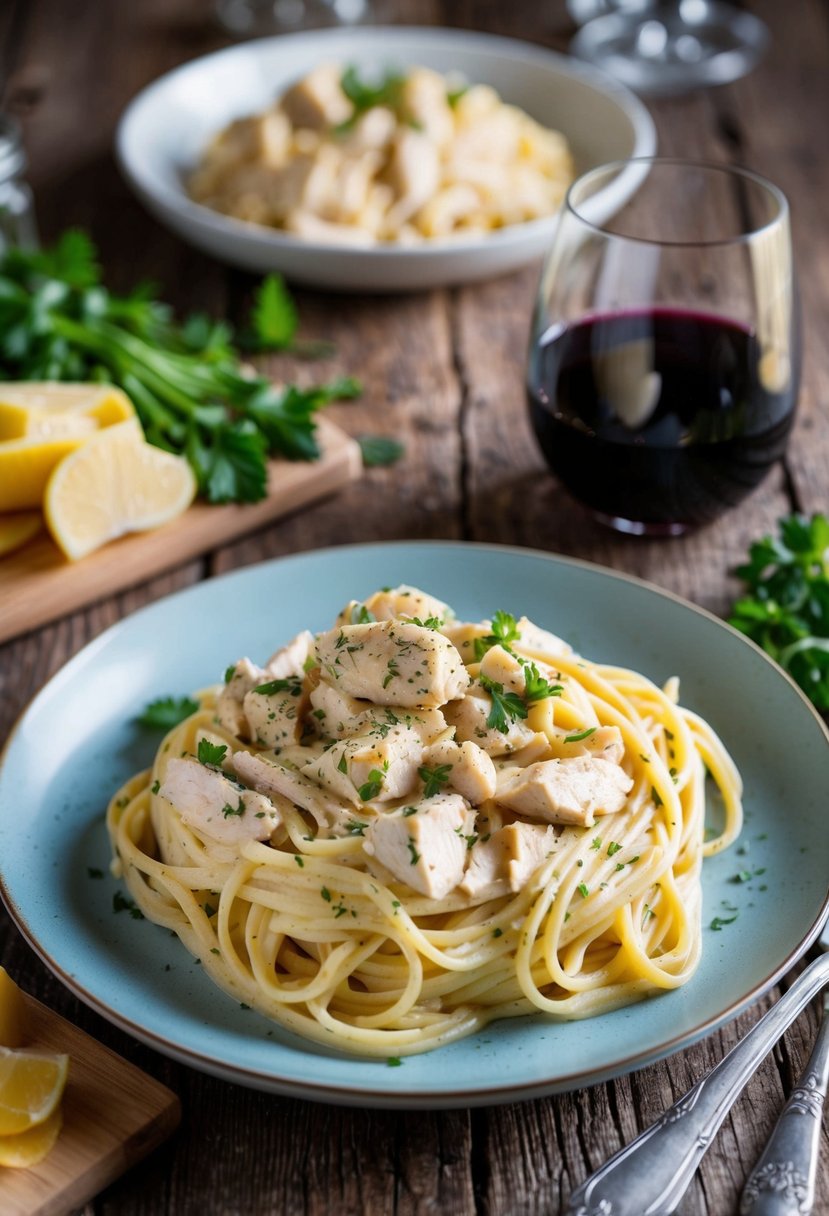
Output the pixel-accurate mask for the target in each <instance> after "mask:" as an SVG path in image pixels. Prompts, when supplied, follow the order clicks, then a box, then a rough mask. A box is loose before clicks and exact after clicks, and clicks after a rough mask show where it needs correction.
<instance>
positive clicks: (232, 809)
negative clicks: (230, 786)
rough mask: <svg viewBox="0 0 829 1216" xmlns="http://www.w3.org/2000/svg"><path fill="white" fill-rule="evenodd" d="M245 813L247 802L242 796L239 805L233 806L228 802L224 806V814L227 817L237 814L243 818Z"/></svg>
mask: <svg viewBox="0 0 829 1216" xmlns="http://www.w3.org/2000/svg"><path fill="white" fill-rule="evenodd" d="M244 813H245V803H244V801H243V799H241V798H240V799H239V802H238V805H237V806H231V805H230V803H229V802H226V803H225V804H224V806H223V807H222V814H223V815H224V817H225V819H230V818H232V817H233V816H237V817H238V818H239V819H241V817H242V816H243V815H244Z"/></svg>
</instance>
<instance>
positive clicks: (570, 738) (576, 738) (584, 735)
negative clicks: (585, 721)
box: [564, 726, 596, 743]
mask: <svg viewBox="0 0 829 1216" xmlns="http://www.w3.org/2000/svg"><path fill="white" fill-rule="evenodd" d="M595 729H596V727H595V726H588V728H587V730H580V731H579V733H578V734H577V735H567V736H565V739H564V742H565V743H581V741H582V739H589V738H590V736H591V735H592V734H593V732H594V731H595Z"/></svg>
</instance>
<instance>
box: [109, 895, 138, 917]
mask: <svg viewBox="0 0 829 1216" xmlns="http://www.w3.org/2000/svg"><path fill="white" fill-rule="evenodd" d="M112 910H113V912H129V914H130V916H131V917H132V919H133V920H143V919H144V913H143V912H142V911H141V909H140V908H139V907H138V906H137V904H136V902H135V900H134V899H129V898H128V897H127V896H126V895H124V894H123V893H122V892H121V891H116V892H115V894H114V895H113V897H112Z"/></svg>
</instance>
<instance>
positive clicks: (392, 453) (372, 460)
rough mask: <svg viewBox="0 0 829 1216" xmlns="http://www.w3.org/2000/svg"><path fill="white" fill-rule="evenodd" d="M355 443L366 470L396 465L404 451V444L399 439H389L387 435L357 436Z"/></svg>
mask: <svg viewBox="0 0 829 1216" xmlns="http://www.w3.org/2000/svg"><path fill="white" fill-rule="evenodd" d="M357 442H358V443H359V445H360V451H361V452H362V454H363V464H364V465H365V466H366V468H367V469H375V468H385V467H386V466H387V465H390V464H396V463H397V461H398V460H399V459H400V457H401V456H402V455H403V453H404V452H405V451H406V447H405V444H403V443H401V442H400V440H399V439H391V438H390V437H389V436H388V435H359V436H358V438H357Z"/></svg>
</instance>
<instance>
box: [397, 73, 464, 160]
mask: <svg viewBox="0 0 829 1216" xmlns="http://www.w3.org/2000/svg"><path fill="white" fill-rule="evenodd" d="M402 100H403V108H404V109H405V111H406V114H407V116H408V117H409V119H410V120H411V121H412V122H413V123H416V124H417V127H418V128H419V129H420V130H421V131H422V132H423V133H424V135H426V136H427V138H428V139H430V140H431V141H432V143H433V144H436V145H437V147H439V148H440V147H443V146H444V145H445V144H447V143H449V142H450V140H451V139H452V136H453V135H454V133H455V117H454V115H453V113H452V108H451V106H450V105H449V102H448V100H447V96H446V78H445V77H444V76H441V75H440V73H439V72H433V71H432V70H431V69H430V68H414V69H413V70H412V71H410V72H409V74H408V76H407V77H406V81H405V84H404V85H403V98H402Z"/></svg>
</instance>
